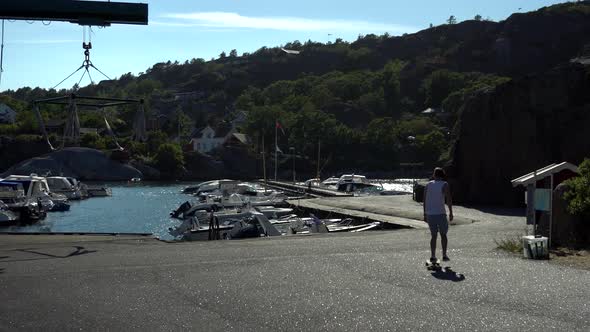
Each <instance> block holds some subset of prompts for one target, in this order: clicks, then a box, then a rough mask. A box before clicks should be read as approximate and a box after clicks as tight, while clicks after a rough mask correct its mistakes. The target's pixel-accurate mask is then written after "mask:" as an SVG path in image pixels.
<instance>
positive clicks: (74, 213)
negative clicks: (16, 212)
mask: <svg viewBox="0 0 590 332" xmlns="http://www.w3.org/2000/svg"><path fill="white" fill-rule="evenodd" d="M195 184H197V183H196V182H195V183H192V182H191V183H189V182H181V183H173V184H163V183H142V184H138V185H127V184H123V183H110V184H107V186H109V187H110V188H111V189H112V190H113V196H112V197H95V198H90V199H86V200H83V201H71V202H70V205H71V207H70V211H67V212H50V213H48V214H47V218H46V219H45V220H42V221H40V222H38V223H36V224H34V225H29V226H12V227H3V228H0V231H1V232H83V233H152V234H154V236H155V237H158V238H162V239H172V237H171V236H170V235H169V234H168V228H169V227H173V226H177V225H178V224H180V221H179V220H177V219H172V218H170V217H169V213H170V211H172V210H174V209H176V208H177V207H178V206H179V205H180V204H181V203H183V202H185V201H187V200H189V201H190V200H192V199H193V197H192V196H190V195H185V194H182V193H181V190H182V189H184V188H186V187H187V186H190V185H195ZM383 187H384V188H385V189H386V190H402V191H407V190H410V191H411V182H406V181H403V182H402V183H384V184H383Z"/></svg>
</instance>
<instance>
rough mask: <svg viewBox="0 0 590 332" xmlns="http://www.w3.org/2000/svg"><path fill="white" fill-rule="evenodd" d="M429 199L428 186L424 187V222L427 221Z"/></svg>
mask: <svg viewBox="0 0 590 332" xmlns="http://www.w3.org/2000/svg"><path fill="white" fill-rule="evenodd" d="M427 197H428V185H426V186H424V202H423V203H424V204H422V207H423V208H424V221H427V220H426V199H427Z"/></svg>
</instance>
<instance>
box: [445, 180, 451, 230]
mask: <svg viewBox="0 0 590 332" xmlns="http://www.w3.org/2000/svg"><path fill="white" fill-rule="evenodd" d="M445 199H446V201H447V205H448V206H449V221H453V197H452V196H451V188H450V187H449V184H448V183H446V184H445Z"/></svg>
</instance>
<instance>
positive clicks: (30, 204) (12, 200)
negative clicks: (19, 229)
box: [0, 180, 46, 223]
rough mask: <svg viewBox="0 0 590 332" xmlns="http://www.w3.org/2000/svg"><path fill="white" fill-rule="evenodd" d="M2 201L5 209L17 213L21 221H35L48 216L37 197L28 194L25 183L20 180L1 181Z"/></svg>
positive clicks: (0, 195) (0, 192)
mask: <svg viewBox="0 0 590 332" xmlns="http://www.w3.org/2000/svg"><path fill="white" fill-rule="evenodd" d="M27 189H28V187H27ZM0 201H1V202H2V203H3V206H4V208H5V209H8V210H10V211H11V212H13V213H14V214H15V215H16V217H17V220H18V221H19V222H23V223H33V222H36V221H38V220H39V219H43V218H45V216H46V210H44V209H43V208H42V207H41V204H40V203H39V202H38V201H37V199H31V198H30V197H28V196H27V193H26V191H25V187H24V186H23V183H21V182H18V181H7V180H2V181H0Z"/></svg>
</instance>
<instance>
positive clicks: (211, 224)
mask: <svg viewBox="0 0 590 332" xmlns="http://www.w3.org/2000/svg"><path fill="white" fill-rule="evenodd" d="M168 232H169V234H170V235H172V236H174V237H176V238H181V239H183V240H188V241H203V240H221V239H242V238H251V237H261V236H280V235H281V233H280V232H279V231H278V230H277V229H276V228H275V227H274V226H273V225H272V224H271V223H270V222H269V220H268V218H266V216H264V214H262V213H260V212H256V211H250V212H249V213H248V214H247V215H246V216H244V217H242V218H236V219H227V220H224V221H221V220H220V219H219V218H218V217H216V216H214V215H213V214H211V215H210V218H208V219H206V220H200V219H199V218H189V219H185V220H184V221H183V222H182V223H181V224H180V225H179V226H178V227H176V228H169V229H168Z"/></svg>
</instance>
